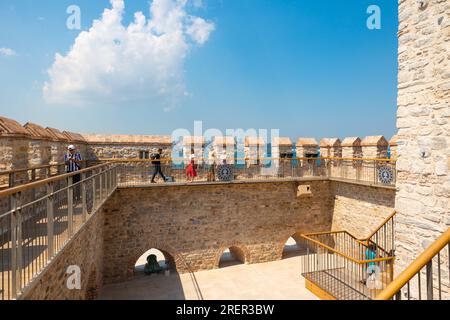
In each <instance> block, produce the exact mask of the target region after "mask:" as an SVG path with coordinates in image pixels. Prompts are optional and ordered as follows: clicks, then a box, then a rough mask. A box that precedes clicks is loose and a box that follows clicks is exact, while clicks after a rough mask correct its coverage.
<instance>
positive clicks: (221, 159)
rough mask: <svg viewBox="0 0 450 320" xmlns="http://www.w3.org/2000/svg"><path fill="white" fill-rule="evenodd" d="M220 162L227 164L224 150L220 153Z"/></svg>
mask: <svg viewBox="0 0 450 320" xmlns="http://www.w3.org/2000/svg"><path fill="white" fill-rule="evenodd" d="M220 162H221V164H227V152H226V151H225V150H224V151H222V154H221V155H220Z"/></svg>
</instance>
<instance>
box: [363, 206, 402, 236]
mask: <svg viewBox="0 0 450 320" xmlns="http://www.w3.org/2000/svg"><path fill="white" fill-rule="evenodd" d="M396 214H397V211H394V212H393V213H392V214H391V215H389V216H388V217H387V218H386V219H384V221H383V222H382V223H381V224H380V225H379V226H378V228H376V229H375V231H374V232H372V233H371V234H370V236H368V237H366V238H363V239H359V240H360V241H369V240H370V239H371V238H372V237H373V236H374V235H375V234H376V233H377V232H378V231H380V230H381V228H383V227H384V225H385V224H386V223H388V222H389V220H391V219H392V218H393V217H394V216H395V215H396Z"/></svg>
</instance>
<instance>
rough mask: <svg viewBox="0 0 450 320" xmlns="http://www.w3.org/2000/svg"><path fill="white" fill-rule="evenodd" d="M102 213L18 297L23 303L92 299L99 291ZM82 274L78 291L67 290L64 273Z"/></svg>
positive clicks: (101, 261) (101, 255) (100, 279)
mask: <svg viewBox="0 0 450 320" xmlns="http://www.w3.org/2000/svg"><path fill="white" fill-rule="evenodd" d="M103 225H104V212H103V208H100V209H99V210H98V211H97V213H95V214H94V215H93V216H92V217H91V218H90V219H89V220H88V221H87V222H86V225H85V226H84V227H83V228H82V229H81V230H80V231H79V232H78V233H77V234H76V235H75V236H74V238H72V240H71V241H70V242H69V243H68V244H67V246H66V247H64V249H63V250H62V251H61V252H60V253H59V254H58V255H57V256H56V258H55V259H54V260H53V261H52V262H51V263H50V264H49V266H48V267H47V269H45V270H44V271H43V272H42V274H41V275H40V277H39V278H38V279H37V280H36V281H34V282H33V283H32V285H31V287H30V288H28V289H27V290H26V291H25V293H24V294H23V295H22V296H21V297H20V299H25V300H85V299H94V298H96V297H97V295H98V294H99V292H100V290H101V287H102V279H103V275H102V271H103ZM70 266H78V267H80V270H81V290H69V289H68V288H67V280H68V277H69V274H67V273H66V272H67V270H68V268H69V267H70Z"/></svg>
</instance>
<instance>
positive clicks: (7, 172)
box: [0, 160, 89, 175]
mask: <svg viewBox="0 0 450 320" xmlns="http://www.w3.org/2000/svg"><path fill="white" fill-rule="evenodd" d="M88 161H89V160H81V162H88ZM65 165H66V164H65V163H53V164H44V165H39V166H31V167H28V168H18V169H11V170H4V171H0V175H6V174H10V173H18V172H25V171H31V170H39V169H48V168H51V167H60V166H61V167H62V166H65Z"/></svg>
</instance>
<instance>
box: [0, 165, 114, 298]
mask: <svg viewBox="0 0 450 320" xmlns="http://www.w3.org/2000/svg"><path fill="white" fill-rule="evenodd" d="M76 175H79V176H80V181H79V182H76V183H74V176H76ZM116 177H117V165H114V164H102V165H98V166H95V167H91V168H88V169H84V170H81V171H78V172H77V173H70V174H64V175H60V176H56V177H53V178H49V179H45V180H42V181H38V182H34V183H29V184H26V185H22V186H18V187H14V188H10V189H7V190H4V191H0V199H3V200H4V199H8V206H9V208H8V209H7V210H6V211H4V212H2V213H0V300H7V299H15V298H17V297H18V296H19V295H20V294H21V293H23V291H24V290H25V289H26V288H27V286H28V285H29V284H30V283H31V282H32V281H33V280H34V279H36V277H37V276H39V274H40V273H41V272H42V271H43V269H44V268H45V267H46V266H47V265H48V263H49V262H50V261H51V260H52V259H53V258H54V257H55V256H56V255H57V254H58V252H60V251H61V250H62V249H63V248H64V246H65V245H66V244H67V243H68V241H69V240H70V239H71V238H72V237H73V236H74V235H75V234H76V233H77V232H78V231H79V230H80V229H81V227H82V226H83V225H84V224H85V223H86V221H88V219H89V218H90V216H91V215H92V213H94V212H96V210H98V208H99V207H100V206H101V205H102V204H103V202H104V201H106V199H108V197H109V196H110V195H111V194H112V193H113V192H114V190H115V189H116V187H117V179H116ZM75 181H76V180H75Z"/></svg>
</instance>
